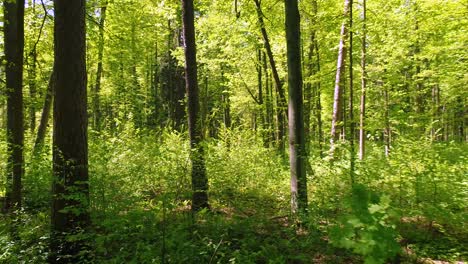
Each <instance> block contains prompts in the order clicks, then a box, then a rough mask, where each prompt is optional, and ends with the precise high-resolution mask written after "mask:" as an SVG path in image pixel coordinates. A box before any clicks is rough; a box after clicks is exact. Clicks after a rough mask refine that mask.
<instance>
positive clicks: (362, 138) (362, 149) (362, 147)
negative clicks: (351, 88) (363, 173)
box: [359, 0, 367, 160]
mask: <svg viewBox="0 0 468 264" xmlns="http://www.w3.org/2000/svg"><path fill="white" fill-rule="evenodd" d="M366 12H367V10H366V0H362V40H361V71H362V72H361V107H360V114H359V159H360V160H363V159H364V155H365V153H366V131H365V128H364V127H365V123H364V122H365V118H366V85H367V83H366V82H367V72H366V44H367V28H366V15H367V14H366Z"/></svg>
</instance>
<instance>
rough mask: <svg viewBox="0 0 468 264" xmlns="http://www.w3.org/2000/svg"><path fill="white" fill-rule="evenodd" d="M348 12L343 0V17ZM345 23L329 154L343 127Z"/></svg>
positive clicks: (346, 29) (338, 63)
mask: <svg viewBox="0 0 468 264" xmlns="http://www.w3.org/2000/svg"><path fill="white" fill-rule="evenodd" d="M348 12H349V0H345V1H344V17H345V18H347V16H348ZM346 24H347V23H346V22H343V24H342V25H341V39H340V45H339V48H338V62H337V66H336V78H335V94H334V97H333V116H332V127H331V139H330V145H331V151H330V152H331V155H333V152H334V148H335V142H336V141H338V139H339V137H340V131H341V128H342V127H343V124H342V121H343V109H342V108H343V90H344V73H345V56H346V39H347V35H348V28H347V25H346Z"/></svg>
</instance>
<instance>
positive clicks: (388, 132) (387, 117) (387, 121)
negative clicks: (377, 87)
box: [383, 84, 392, 157]
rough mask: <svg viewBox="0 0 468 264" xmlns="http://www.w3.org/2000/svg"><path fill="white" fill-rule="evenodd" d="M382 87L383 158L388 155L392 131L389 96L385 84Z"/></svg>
mask: <svg viewBox="0 0 468 264" xmlns="http://www.w3.org/2000/svg"><path fill="white" fill-rule="evenodd" d="M383 86H384V107H385V109H384V111H385V113H384V118H385V129H384V141H385V156H386V157H388V156H389V155H390V143H391V137H392V134H391V133H392V131H391V128H390V113H389V95H388V89H387V87H386V85H385V84H383Z"/></svg>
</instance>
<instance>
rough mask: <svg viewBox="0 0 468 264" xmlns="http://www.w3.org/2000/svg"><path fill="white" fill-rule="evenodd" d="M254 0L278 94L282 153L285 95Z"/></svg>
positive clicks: (260, 9) (263, 23)
mask: <svg viewBox="0 0 468 264" xmlns="http://www.w3.org/2000/svg"><path fill="white" fill-rule="evenodd" d="M254 2H255V6H256V11H257V16H258V22H259V24H260V30H261V32H262V37H263V42H264V46H265V50H266V53H267V55H268V60H269V62H270V67H271V73H272V75H273V80H274V81H275V88H276V92H277V94H278V96H277V100H276V102H277V107H278V111H277V116H276V118H277V120H278V128H277V133H278V149H279V151H280V152H281V153H282V152H283V151H284V127H285V120H284V119H285V118H284V116H285V112H286V96H285V94H284V89H283V81H282V80H281V79H280V77H279V74H278V69H277V68H276V62H275V58H274V57H273V52H272V50H271V44H270V39H269V38H268V34H267V31H266V28H265V22H264V21H263V12H262V8H261V3H260V0H254Z"/></svg>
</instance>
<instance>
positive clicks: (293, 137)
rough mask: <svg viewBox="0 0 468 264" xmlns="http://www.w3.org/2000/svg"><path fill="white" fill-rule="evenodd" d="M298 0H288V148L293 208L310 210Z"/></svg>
mask: <svg viewBox="0 0 468 264" xmlns="http://www.w3.org/2000/svg"><path fill="white" fill-rule="evenodd" d="M297 5H298V3H297V0H285V13H286V42H287V57H288V85H289V104H288V116H289V118H288V120H289V152H290V157H289V161H290V171H291V209H292V212H294V213H296V212H305V211H306V210H307V177H306V162H307V153H306V146H305V134H304V112H303V98H302V84H303V83H302V69H301V67H302V64H301V48H300V42H301V32H300V15H299V8H298V6H297Z"/></svg>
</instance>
